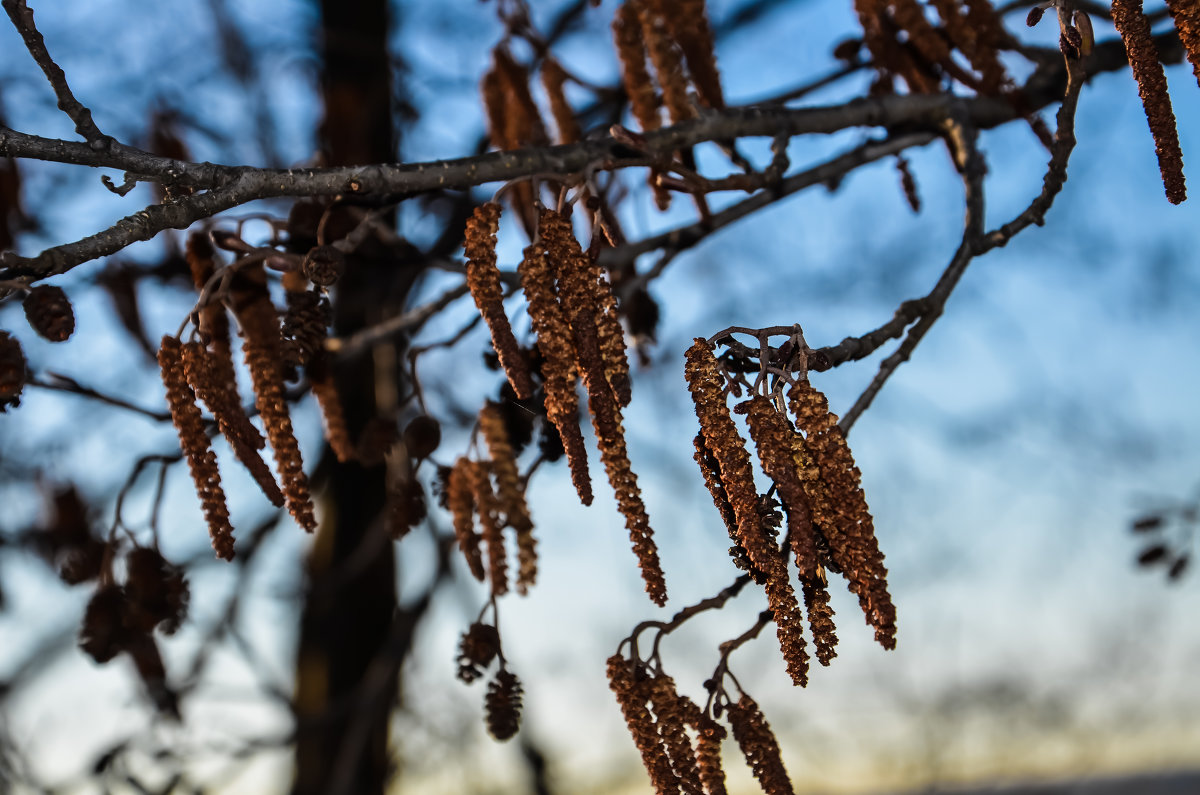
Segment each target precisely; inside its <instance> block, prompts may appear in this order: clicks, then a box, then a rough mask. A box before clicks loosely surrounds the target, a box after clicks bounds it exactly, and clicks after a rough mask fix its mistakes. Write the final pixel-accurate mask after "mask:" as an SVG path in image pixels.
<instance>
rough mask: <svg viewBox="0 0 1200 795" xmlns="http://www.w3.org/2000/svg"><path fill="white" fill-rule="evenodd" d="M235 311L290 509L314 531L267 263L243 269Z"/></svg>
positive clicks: (239, 276)
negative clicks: (270, 291)
mask: <svg viewBox="0 0 1200 795" xmlns="http://www.w3.org/2000/svg"><path fill="white" fill-rule="evenodd" d="M234 311H235V313H236V314H237V318H238V322H239V323H240V324H241V328H242V336H243V337H244V340H243V343H242V351H243V353H244V355H245V358H246V366H247V367H248V368H249V370H250V379H251V382H252V383H253V385H254V397H255V405H256V406H257V407H258V414H259V416H260V417H262V421H263V427H264V428H265V429H266V432H267V440H268V441H270V443H271V449H272V450H273V451H274V453H275V469H276V471H277V472H278V473H279V482H280V487H281V490H282V491H283V495H284V498H285V499H286V501H287V507H288V512H289V513H291V515H292V518H294V519H295V520H296V523H297V524H298V525H300V527H302V528H303V529H304V530H305V531H306V532H312V531H314V530H316V529H317V520H316V517H315V516H314V515H313V505H312V497H311V495H310V493H309V488H308V476H307V475H305V474H304V462H303V460H302V459H301V456H300V445H299V444H298V443H297V442H296V436H295V434H294V433H293V431H292V420H291V416H290V415H289V413H288V407H287V399H286V396H285V395H284V388H283V373H282V371H281V368H280V362H281V358H282V357H281V351H280V339H281V338H280V331H279V318H278V316H277V315H276V313H275V307H274V305H273V304H272V303H271V298H270V295H269V294H268V292H267V287H266V273H265V272H264V271H263V269H262V266H261V265H254V266H250V267H246V268H243V269H242V270H241V271H240V272H239V274H238V277H237V280H236V283H235V293H234Z"/></svg>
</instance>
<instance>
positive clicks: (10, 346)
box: [0, 331, 27, 413]
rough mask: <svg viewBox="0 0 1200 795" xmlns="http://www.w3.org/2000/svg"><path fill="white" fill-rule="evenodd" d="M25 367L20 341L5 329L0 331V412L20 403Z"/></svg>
mask: <svg viewBox="0 0 1200 795" xmlns="http://www.w3.org/2000/svg"><path fill="white" fill-rule="evenodd" d="M26 369H27V368H26V364H25V354H24V353H22V351H21V343H20V342H18V341H17V338H16V337H14V336H12V335H11V334H9V333H8V332H7V331H0V413H4V412H5V411H7V410H8V407H9V406H19V405H21V390H22V389H24V388H25V371H26Z"/></svg>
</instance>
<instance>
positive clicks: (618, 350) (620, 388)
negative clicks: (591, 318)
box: [586, 255, 633, 407]
mask: <svg viewBox="0 0 1200 795" xmlns="http://www.w3.org/2000/svg"><path fill="white" fill-rule="evenodd" d="M586 262H587V264H588V272H587V284H588V287H589V289H590V291H591V296H592V301H593V302H594V304H593V305H594V306H595V307H597V309H596V334H597V335H598V336H599V342H600V358H601V361H602V362H603V363H604V376H605V378H606V379H607V380H608V383H609V386H610V387H612V392H613V397H615V398H616V399H617V403H618V404H619V405H620V406H622V407H625V406H628V405H629V402H630V401H631V400H632V399H633V384H632V382H631V380H630V377H629V354H628V352H627V349H626V346H625V330H624V329H623V328H622V327H621V318H620V317H619V316H618V312H617V297H616V295H614V294H613V289H612V283H611V282H609V280H608V277H607V276H605V274H604V272H603V269H602V268H601V267H600V265H599V264H598V263H597V261H596V259H595V257H593V256H591V255H587V259H586Z"/></svg>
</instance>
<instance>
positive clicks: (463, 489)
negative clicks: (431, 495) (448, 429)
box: [446, 458, 484, 582]
mask: <svg viewBox="0 0 1200 795" xmlns="http://www.w3.org/2000/svg"><path fill="white" fill-rule="evenodd" d="M471 469H472V467H471V462H470V461H468V460H467V459H466V458H459V459H458V460H457V461H455V462H454V466H453V467H452V468H451V469H450V475H449V477H448V478H447V480H446V506H447V508H449V510H450V517H451V519H452V521H453V524H454V536H455V538H456V539H457V540H458V548H459V550H460V551H461V552H462V553H463V557H464V558H466V560H467V567H468V568H469V569H470V571H471V575H472V576H474V577H475V579H477V580H479V581H480V582H483V578H484V571H483V555H482V554H481V553H480V550H479V534H478V533H476V532H475V491H474V488H475V487H474V475H473V473H472V471H471Z"/></svg>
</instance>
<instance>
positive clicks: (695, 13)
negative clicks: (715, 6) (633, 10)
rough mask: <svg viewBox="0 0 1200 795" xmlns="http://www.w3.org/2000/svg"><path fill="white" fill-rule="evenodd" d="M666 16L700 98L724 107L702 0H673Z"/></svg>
mask: <svg viewBox="0 0 1200 795" xmlns="http://www.w3.org/2000/svg"><path fill="white" fill-rule="evenodd" d="M668 20H669V22H670V23H671V25H672V27H673V33H674V36H675V41H676V42H677V43H678V44H679V49H681V50H682V51H683V57H684V58H685V59H686V60H687V67H688V72H690V73H691V75H692V84H693V85H695V87H696V93H697V95H699V97H700V101H701V102H703V103H704V104H705V105H707V106H708V107H710V108H716V109H720V108H723V107H725V97H724V95H723V93H722V91H721V75H720V72H718V71H717V56H716V52H715V46H714V43H713V34H712V28H710V27H709V24H708V13H707V12H706V11H705V8H704V0H675V2H674V8H673V9H672V11H671V13H669V14H668Z"/></svg>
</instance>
